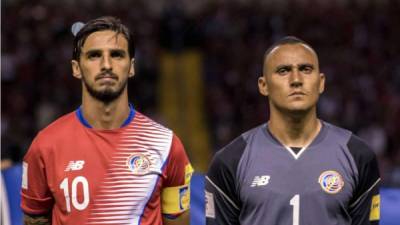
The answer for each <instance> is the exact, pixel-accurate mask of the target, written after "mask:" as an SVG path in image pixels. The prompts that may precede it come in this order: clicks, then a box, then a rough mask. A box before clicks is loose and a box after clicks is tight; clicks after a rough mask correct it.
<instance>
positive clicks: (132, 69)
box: [129, 58, 135, 77]
mask: <svg viewBox="0 0 400 225" xmlns="http://www.w3.org/2000/svg"><path fill="white" fill-rule="evenodd" d="M133 76H135V59H134V58H132V59H131V67H130V68H129V77H133Z"/></svg>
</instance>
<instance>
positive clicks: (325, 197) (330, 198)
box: [239, 148, 357, 213]
mask: <svg viewBox="0 0 400 225" xmlns="http://www.w3.org/2000/svg"><path fill="white" fill-rule="evenodd" d="M244 168H246V169H244ZM239 177H240V184H239V193H240V199H241V201H242V203H243V206H244V208H245V209H247V210H250V211H251V210H253V209H257V208H260V207H261V208H262V207H268V208H269V209H270V208H274V209H276V210H277V211H278V212H279V211H281V212H284V211H291V210H293V209H294V207H301V206H303V207H307V208H310V206H312V208H314V209H315V210H317V211H320V210H322V209H323V210H324V211H329V210H333V211H334V210H336V211H337V210H340V209H343V208H346V207H347V205H348V204H349V202H350V201H351V197H352V193H353V191H354V189H355V185H356V182H357V180H356V174H355V171H354V167H353V166H352V163H351V161H349V159H348V157H346V153H343V152H341V151H337V150H334V149H317V148H310V149H307V150H306V151H304V152H303V154H302V155H301V156H300V157H299V158H297V159H295V158H294V157H293V156H292V155H291V154H289V153H288V152H287V150H286V149H284V148H281V149H272V150H269V151H259V152H258V153H253V154H249V155H247V156H246V157H244V158H243V159H242V162H241V164H240V170H239ZM278 212H277V213H278Z"/></svg>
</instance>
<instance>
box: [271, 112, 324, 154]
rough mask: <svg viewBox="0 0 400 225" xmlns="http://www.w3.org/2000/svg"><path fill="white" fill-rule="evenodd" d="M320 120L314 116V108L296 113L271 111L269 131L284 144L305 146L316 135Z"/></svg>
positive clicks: (319, 127)
mask: <svg viewBox="0 0 400 225" xmlns="http://www.w3.org/2000/svg"><path fill="white" fill-rule="evenodd" d="M321 126H322V125H321V122H320V121H319V120H318V118H317V116H316V110H312V111H311V112H308V113H305V114H302V115H296V114H285V113H281V112H272V111H271V115H270V120H269V122H268V129H269V131H270V132H271V133H272V134H273V135H274V136H275V137H276V138H277V139H278V140H279V141H280V142H281V143H282V144H284V145H285V146H288V147H300V148H302V147H305V146H307V145H309V144H310V143H311V142H312V140H314V138H315V137H316V136H317V134H318V133H319V131H320V129H321Z"/></svg>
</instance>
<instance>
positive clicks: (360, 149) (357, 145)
mask: <svg viewBox="0 0 400 225" xmlns="http://www.w3.org/2000/svg"><path fill="white" fill-rule="evenodd" d="M347 148H348V149H349V151H350V153H351V155H352V156H353V158H354V160H355V161H356V163H357V164H360V162H362V161H364V162H370V161H372V160H374V159H375V158H376V156H375V153H374V152H373V150H372V149H371V148H370V147H369V146H368V145H367V143H365V142H364V140H362V139H361V138H360V137H358V136H357V135H355V134H352V135H351V136H350V138H349V141H348V142H347Z"/></svg>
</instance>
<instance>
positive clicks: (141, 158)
mask: <svg viewBox="0 0 400 225" xmlns="http://www.w3.org/2000/svg"><path fill="white" fill-rule="evenodd" d="M127 163H128V166H129V169H130V170H131V171H132V172H133V173H134V174H146V173H148V172H149V170H150V165H151V162H150V160H149V158H147V157H146V156H145V155H142V154H134V155H131V156H130V157H129V158H128V162H127Z"/></svg>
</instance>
